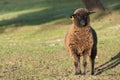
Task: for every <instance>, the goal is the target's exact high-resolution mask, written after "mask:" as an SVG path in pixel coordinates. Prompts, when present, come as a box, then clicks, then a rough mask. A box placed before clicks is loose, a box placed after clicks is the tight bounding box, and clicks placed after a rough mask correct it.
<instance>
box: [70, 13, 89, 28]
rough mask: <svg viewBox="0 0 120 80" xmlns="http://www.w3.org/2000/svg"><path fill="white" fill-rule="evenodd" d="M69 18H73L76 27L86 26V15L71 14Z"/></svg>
mask: <svg viewBox="0 0 120 80" xmlns="http://www.w3.org/2000/svg"><path fill="white" fill-rule="evenodd" d="M70 17H71V18H72V17H74V19H75V21H76V25H77V26H81V27H85V26H86V25H87V24H88V14H82V15H81V14H73V15H71V16H70Z"/></svg>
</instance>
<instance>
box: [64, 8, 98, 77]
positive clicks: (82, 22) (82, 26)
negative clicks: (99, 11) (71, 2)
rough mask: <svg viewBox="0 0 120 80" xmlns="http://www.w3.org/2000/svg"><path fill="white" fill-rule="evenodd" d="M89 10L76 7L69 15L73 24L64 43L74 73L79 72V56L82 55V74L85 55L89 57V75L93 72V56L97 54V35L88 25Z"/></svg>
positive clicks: (84, 65) (84, 71) (85, 60)
mask: <svg viewBox="0 0 120 80" xmlns="http://www.w3.org/2000/svg"><path fill="white" fill-rule="evenodd" d="M91 13H94V12H91V11H88V10H87V9H84V8H79V9H76V10H75V12H74V14H73V15H72V16H71V17H73V18H74V20H73V21H72V22H73V24H72V25H71V26H70V29H69V31H68V33H67V35H66V37H65V45H66V48H67V49H68V51H69V53H70V54H71V56H72V57H73V60H74V66H75V75H78V74H81V69H80V57H81V56H83V74H84V75H85V74H86V66H87V57H90V62H91V75H93V74H94V63H95V56H96V54H97V35H96V32H95V30H94V29H93V28H92V27H91V26H90V17H89V15H90V14H91Z"/></svg>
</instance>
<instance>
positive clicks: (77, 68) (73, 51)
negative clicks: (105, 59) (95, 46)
mask: <svg viewBox="0 0 120 80" xmlns="http://www.w3.org/2000/svg"><path fill="white" fill-rule="evenodd" d="M71 55H72V57H73V60H74V67H75V75H79V74H81V70H80V55H78V52H77V50H76V49H71Z"/></svg>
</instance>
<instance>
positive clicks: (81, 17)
mask: <svg viewBox="0 0 120 80" xmlns="http://www.w3.org/2000/svg"><path fill="white" fill-rule="evenodd" d="M92 13H95V12H93V11H88V10H87V9H85V8H79V9H76V10H75V12H74V14H73V15H71V16H70V18H72V20H73V23H74V24H75V25H76V26H78V27H85V26H87V25H89V23H90V17H89V15H90V14H92Z"/></svg>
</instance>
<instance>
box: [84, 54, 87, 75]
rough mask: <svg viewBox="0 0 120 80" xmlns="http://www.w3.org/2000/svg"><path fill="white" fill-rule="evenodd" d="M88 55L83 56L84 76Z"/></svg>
mask: <svg viewBox="0 0 120 80" xmlns="http://www.w3.org/2000/svg"><path fill="white" fill-rule="evenodd" d="M86 67H87V55H83V75H86Z"/></svg>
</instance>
